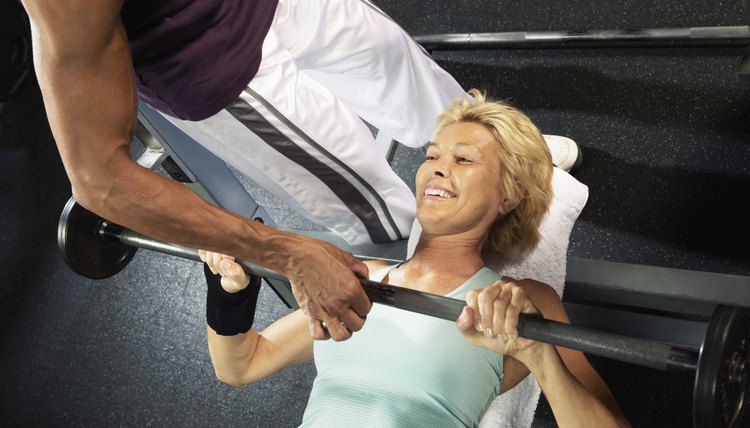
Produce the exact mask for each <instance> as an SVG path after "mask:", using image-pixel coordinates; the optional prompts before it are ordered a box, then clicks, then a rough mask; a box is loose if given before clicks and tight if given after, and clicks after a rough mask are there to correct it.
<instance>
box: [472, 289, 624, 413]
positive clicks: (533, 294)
mask: <svg viewBox="0 0 750 428" xmlns="http://www.w3.org/2000/svg"><path fill="white" fill-rule="evenodd" d="M521 313H529V314H540V315H543V316H544V317H545V318H548V319H553V320H556V321H560V322H569V320H568V317H567V314H566V313H565V309H564V307H563V305H562V302H561V301H560V299H559V297H558V296H557V293H556V292H555V291H554V290H553V289H552V288H551V287H549V286H547V285H545V284H541V283H539V282H536V281H531V280H525V281H521V282H520V283H514V282H505V281H498V282H497V283H495V284H494V285H493V286H491V287H488V288H486V289H477V290H475V291H473V292H471V293H469V295H467V308H465V309H464V312H463V313H462V314H461V317H459V319H458V321H457V324H458V327H459V330H460V331H461V332H462V333H463V334H464V335H465V336H466V338H467V340H468V341H469V342H470V343H472V344H474V345H477V346H482V347H484V348H487V349H490V350H493V351H495V352H499V353H503V354H505V355H506V356H507V357H508V360H507V362H506V364H505V366H504V370H506V369H507V372H506V376H507V377H506V379H504V381H503V383H504V385H503V391H505V390H507V389H509V388H510V387H512V386H513V385H515V384H516V383H518V382H519V381H520V380H522V379H523V377H525V375H526V374H527V373H528V372H529V371H530V372H531V374H533V375H534V377H535V378H536V380H537V382H538V383H539V385H540V387H541V388H542V391H543V392H544V394H545V397H547V401H548V402H549V403H550V407H551V408H552V411H553V413H554V414H555V419H556V421H557V423H558V425H559V426H562V427H565V426H576V427H581V426H591V427H605V426H629V424H628V422H627V420H626V419H625V417H624V415H623V413H622V410H621V409H620V407H619V406H618V405H617V403H616V401H615V400H614V397H613V396H612V394H611V392H610V391H609V388H607V386H606V384H605V383H604V381H602V379H601V378H600V377H599V375H598V374H597V373H596V371H595V370H594V369H593V367H591V365H590V364H589V363H588V361H587V360H586V358H585V356H584V355H583V354H582V353H581V352H578V351H572V350H567V349H565V350H563V349H562V348H560V349H561V351H558V349H557V348H555V347H554V346H552V345H549V344H544V343H540V342H534V341H531V340H528V339H524V338H519V337H518V330H517V326H518V316H519V314H521ZM519 363H520V364H519ZM506 382H507V386H506Z"/></svg>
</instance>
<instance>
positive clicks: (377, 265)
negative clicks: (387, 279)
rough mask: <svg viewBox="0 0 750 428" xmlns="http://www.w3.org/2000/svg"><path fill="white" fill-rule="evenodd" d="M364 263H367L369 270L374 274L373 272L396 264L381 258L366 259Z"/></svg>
mask: <svg viewBox="0 0 750 428" xmlns="http://www.w3.org/2000/svg"><path fill="white" fill-rule="evenodd" d="M363 263H364V264H365V265H367V270H368V271H369V273H370V275H372V273H373V272H377V271H379V270H380V269H384V268H387V267H388V266H392V265H393V264H394V263H393V262H392V261H387V260H380V259H372V260H365V261H364V262H363Z"/></svg>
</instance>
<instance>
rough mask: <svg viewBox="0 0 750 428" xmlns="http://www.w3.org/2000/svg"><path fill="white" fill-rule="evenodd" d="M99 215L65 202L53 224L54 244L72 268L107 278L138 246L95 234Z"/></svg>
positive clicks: (72, 201)
mask: <svg viewBox="0 0 750 428" xmlns="http://www.w3.org/2000/svg"><path fill="white" fill-rule="evenodd" d="M102 222H103V220H102V218H101V217H99V216H98V215H96V214H94V213H92V212H91V211H89V210H87V209H85V208H83V207H82V206H80V205H78V204H77V203H76V201H75V200H74V199H73V198H70V200H68V203H67V204H65V208H63V212H62V214H61V215H60V221H59V222H58V224H57V248H58V249H59V250H60V254H62V256H63V259H64V260H65V263H66V264H67V265H68V267H70V268H71V269H72V270H73V271H74V272H76V273H78V274H80V275H83V276H85V277H87V278H92V279H103V278H109V277H111V276H113V275H115V274H117V273H118V272H120V271H121V270H123V269H124V268H125V266H127V265H128V263H130V260H131V259H132V258H133V256H134V255H135V252H136V251H137V250H138V249H137V248H135V247H130V246H127V245H124V244H121V243H119V242H115V241H105V240H103V239H100V238H99V236H98V235H99V229H100V227H101V225H102Z"/></svg>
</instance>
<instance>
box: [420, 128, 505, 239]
mask: <svg viewBox="0 0 750 428" xmlns="http://www.w3.org/2000/svg"><path fill="white" fill-rule="evenodd" d="M416 184H417V218H418V219H419V222H420V224H421V225H422V228H423V229H424V231H425V232H429V233H432V234H439V235H446V234H457V233H465V232H472V235H473V234H477V236H478V237H481V236H484V234H485V233H486V231H487V230H488V229H489V227H490V226H491V225H492V224H493V222H494V221H495V220H496V219H497V217H498V215H500V214H506V213H507V210H506V208H505V206H506V205H507V203H504V202H503V200H504V198H505V192H504V191H503V189H502V183H501V177H500V160H499V158H498V155H497V143H496V142H495V139H494V137H493V136H492V133H490V131H489V130H488V129H487V128H485V127H484V126H482V125H479V124H477V123H472V122H462V123H457V124H453V125H449V126H447V127H445V128H444V129H443V130H442V131H441V132H440V134H438V136H437V138H435V141H434V142H432V143H430V144H429V145H428V146H427V154H426V157H425V161H424V163H423V164H422V165H421V166H420V167H419V170H418V171H417V177H416ZM511 208H512V207H511Z"/></svg>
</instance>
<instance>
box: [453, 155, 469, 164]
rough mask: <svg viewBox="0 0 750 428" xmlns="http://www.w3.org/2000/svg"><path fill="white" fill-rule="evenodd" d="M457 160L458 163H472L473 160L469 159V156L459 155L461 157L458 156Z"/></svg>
mask: <svg viewBox="0 0 750 428" xmlns="http://www.w3.org/2000/svg"><path fill="white" fill-rule="evenodd" d="M456 162H458V163H471V162H472V160H471V159H469V158H464V157H460V156H459V157H457V158H456Z"/></svg>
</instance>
